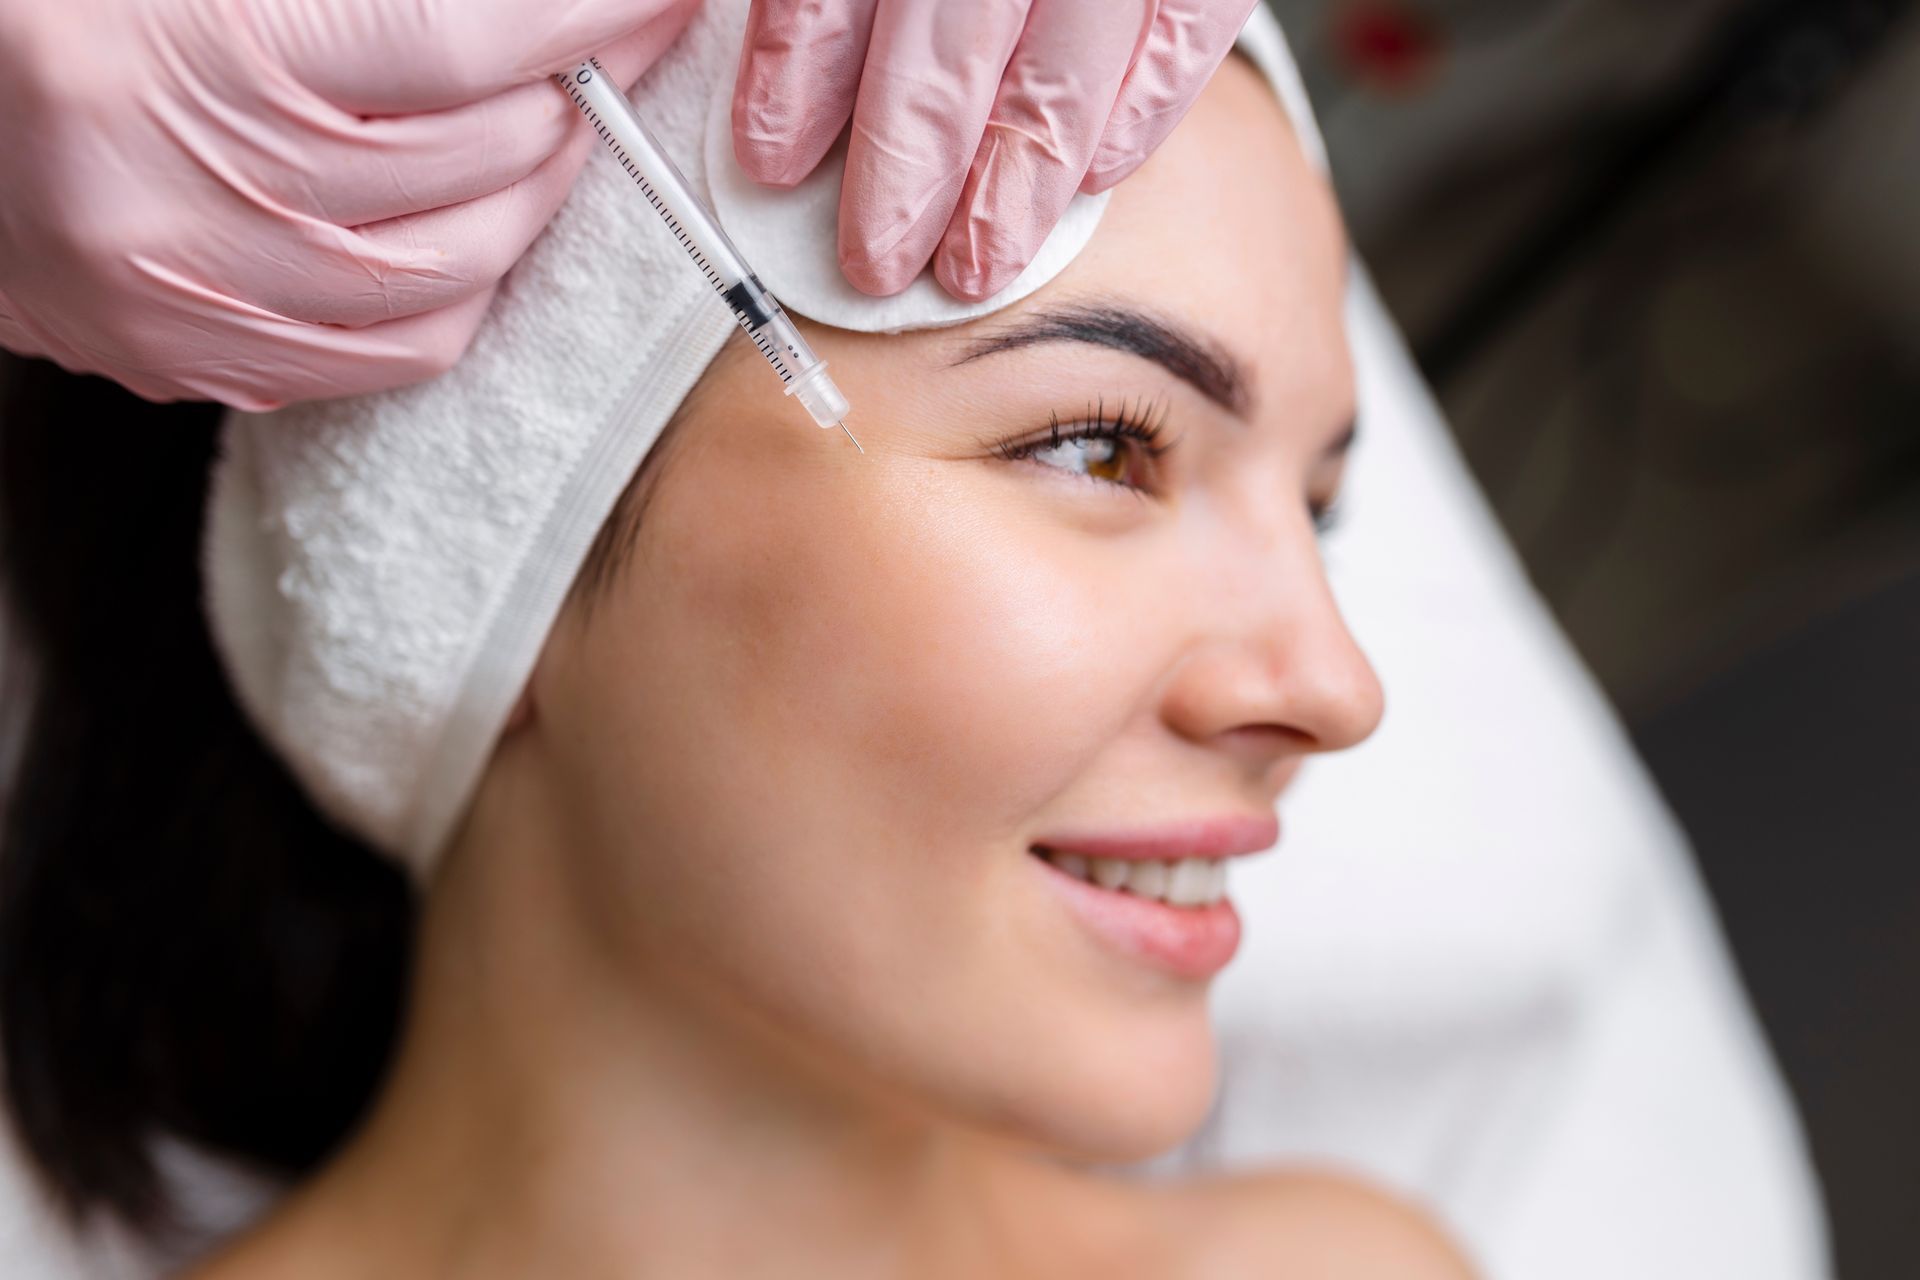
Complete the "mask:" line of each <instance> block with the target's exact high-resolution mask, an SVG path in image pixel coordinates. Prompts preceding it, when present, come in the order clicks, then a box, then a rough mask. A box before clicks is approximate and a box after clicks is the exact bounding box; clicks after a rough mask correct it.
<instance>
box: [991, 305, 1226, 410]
mask: <svg viewBox="0 0 1920 1280" xmlns="http://www.w3.org/2000/svg"><path fill="white" fill-rule="evenodd" d="M1049 342H1081V343H1086V344H1087V345H1089V346H1095V347H1107V348H1110V349H1112V350H1114V351H1125V352H1127V353H1129V354H1131V355H1136V356H1141V357H1143V358H1145V359H1148V360H1151V361H1153V362H1154V363H1155V364H1157V365H1159V366H1161V367H1162V368H1164V369H1165V370H1166V371H1167V372H1168V373H1171V374H1173V375H1174V376H1175V377H1176V378H1179V379H1180V380H1181V381H1182V382H1185V383H1186V384H1187V385H1189V386H1191V387H1192V388H1193V389H1194V390H1196V391H1198V392H1199V393H1200V394H1201V395H1203V396H1205V397H1206V398H1207V399H1209V400H1211V401H1213V402H1214V403H1215V404H1217V405H1219V406H1220V407H1221V408H1223V409H1227V410H1229V411H1231V412H1232V413H1233V414H1235V415H1236V416H1238V417H1241V418H1244V417H1246V416H1247V413H1248V410H1249V409H1250V408H1251V406H1252V400H1253V391H1252V387H1253V377H1252V375H1251V374H1250V373H1249V372H1248V371H1247V368H1246V366H1245V365H1243V364H1241V363H1240V362H1239V361H1238V360H1236V359H1234V357H1233V355H1232V353H1231V352H1229V351H1227V350H1226V349H1225V348H1224V347H1222V346H1221V345H1220V344H1219V343H1218V342H1215V341H1213V340H1212V339H1210V338H1207V337H1205V336H1203V335H1201V334H1197V333H1195V332H1193V331H1192V330H1191V329H1186V328H1183V327H1182V326H1180V325H1178V324H1176V323H1174V322H1173V321H1170V320H1166V319H1162V318H1161V317H1158V316H1154V315H1150V314H1148V313H1147V312H1145V311H1140V310H1138V309H1136V308H1133V307H1129V306H1125V305H1122V304H1118V303H1099V304H1075V305H1068V306H1058V307H1051V308H1048V309H1046V310H1042V311H1036V312H1033V313H1031V314H1029V315H1025V316H1022V317H1021V318H1020V319H1019V320H1017V321H1015V322H1013V323H1012V324H1010V325H1008V326H1007V327H1005V328H1002V329H999V330H997V331H995V332H993V333H989V334H987V335H985V336H984V337H981V338H978V339H975V340H974V342H973V343H972V344H970V345H969V346H968V348H967V350H966V353H965V354H964V355H962V356H961V357H960V358H959V359H958V360H955V361H954V362H953V363H954V364H955V365H962V364H966V363H967V362H969V361H971V360H978V359H979V358H980V357H982V356H990V355H997V354H999V353H1000V352H1002V351H1015V350H1018V349H1020V348H1021V347H1033V346H1039V345H1041V344H1043V343H1049Z"/></svg>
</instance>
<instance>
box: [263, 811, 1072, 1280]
mask: <svg viewBox="0 0 1920 1280" xmlns="http://www.w3.org/2000/svg"><path fill="white" fill-rule="evenodd" d="M496 852H497V853H501V854H504V855H505V856H491V855H492V854H493V853H496ZM541 852H542V851H541V850H538V849H535V848H531V847H520V848H516V849H501V850H486V849H478V848H465V849H461V850H457V851H456V852H455V854H454V856H452V857H451V858H450V860H449V864H448V865H447V866H446V868H445V869H444V870H443V872H442V876H441V880H440V881H439V882H438V883H436V885H435V887H434V889H433V891H432V893H431V895H430V897H429V907H428V911H427V916H426V919H425V920H424V922H423V927H422V931H421V945H420V953H419V960H418V964H417V971H416V978H415V987H414V992H413V998H412V1002H411V1010H410V1013H409V1016H408V1025H407V1030H406V1033H405V1036H404V1040H403V1043H402V1046H401V1049H400V1053H399V1055H398V1058H397V1061H396V1064H395V1067H394V1070H393V1072H392V1074H391V1077H390V1079H389V1080H388V1082H387V1085H386V1087H385V1089H384V1090H383V1092H382V1094H381V1097H380V1100H379V1102H378V1104H377V1106H376V1107H375V1109H374V1111H373V1113H372V1115H371V1116H370V1118H369V1119H368V1121H367V1122H366V1123H365V1124H364V1125H363V1127H362V1128H361V1130H360V1131H359V1132H358V1133H357V1134H356V1135H355V1137H354V1138H353V1139H352V1140H351V1141H350V1142H349V1144H348V1145H347V1147H346V1148H345V1149H344V1150H343V1151H342V1152H341V1153H340V1155H339V1156H338V1157H336V1158H335V1159H334V1160H333V1161H332V1162H331V1163H330V1164H329V1165H328V1167H327V1168H326V1170H325V1171H323V1173H322V1174H321V1176H320V1177H318V1178H317V1179H315V1180H314V1181H313V1182H312V1183H309V1184H308V1185H307V1187H305V1188H304V1189H303V1190H302V1191H301V1192H300V1193H299V1194H298V1195H297V1196H296V1197H295V1198H294V1200H293V1201H292V1202H291V1203H290V1206H289V1209H288V1211H287V1212H286V1213H285V1214H283V1215H282V1218H283V1219H284V1220H285V1222H286V1223H288V1224H290V1225H289V1230H288V1231H286V1232H282V1233H281V1234H282V1235H283V1236H285V1235H288V1234H289V1233H290V1235H291V1237H292V1238H291V1239H286V1240H283V1243H284V1244H286V1245H287V1247H286V1248H284V1249H282V1250H280V1251H279V1252H280V1254H281V1256H287V1257H293V1258H301V1259H306V1258H312V1259H314V1263H313V1265H312V1270H313V1271H314V1272H315V1273H316V1274H321V1273H327V1272H328V1268H329V1267H330V1266H331V1265H332V1263H336V1262H341V1261H343V1260H342V1259H340V1257H339V1251H340V1250H341V1249H342V1248H350V1249H351V1250H353V1252H354V1253H355V1254H356V1255H359V1257H358V1258H357V1259H356V1260H355V1261H356V1262H357V1263H358V1265H352V1266H349V1267H348V1269H347V1270H344V1271H343V1270H339V1269H333V1270H332V1271H331V1274H347V1273H354V1274H404V1275H410V1276H423V1277H425V1276H437V1275H448V1276H451V1275H458V1276H462V1277H482V1276H493V1275H502V1276H505V1275H529V1274H547V1275H561V1274H564V1275H577V1276H599V1275H608V1276H632V1275H641V1274H666V1275H731V1276H754V1275H781V1276H794V1275H812V1274H819V1275H833V1276H839V1277H860V1276H865V1275H875V1276H879V1275H901V1274H911V1275H916V1276H933V1275H944V1274H949V1273H951V1274H988V1273H992V1271H993V1270H994V1263H995V1259H994V1258H992V1257H988V1256H983V1252H982V1251H983V1250H988V1249H990V1248H991V1247H992V1245H991V1241H992V1240H993V1239H994V1237H995V1234H996V1230H995V1228H994V1225H993V1224H994V1223H995V1221H996V1220H998V1219H999V1218H1000V1208H999V1206H1000V1205H1001V1204H1002V1203H1003V1202H1004V1200H1005V1199H1006V1198H1008V1197H1009V1196H1018V1195H1020V1194H1024V1193H1023V1192H1014V1191H1012V1190H1011V1187H1012V1185H1013V1184H1014V1183H1016V1182H1025V1183H1029V1184H1030V1183H1031V1180H1032V1179H1035V1178H1044V1177H1045V1176H1046V1175H1045V1174H1043V1173H1042V1172H1041V1169H1040V1165H1039V1164H1038V1162H1035V1161H1031V1160H1028V1159H1026V1158H1025V1157H1022V1156H1018V1155H1016V1154H1014V1153H1013V1152H1012V1151H1011V1150H1010V1149H1009V1148H1007V1147H1004V1146H1002V1145H1000V1144H998V1143H996V1142H992V1141H990V1140H988V1139H985V1138H983V1137H980V1136H978V1135H974V1134H970V1133H967V1132H964V1131H960V1130H956V1129H953V1128H951V1127H947V1126H943V1125H941V1124H939V1123H936V1122H934V1121H932V1120H930V1119H928V1118H926V1117H924V1116H919V1115H915V1114H914V1113H912V1111H911V1110H909V1109H906V1108H902V1107H898V1106H892V1105H884V1104H880V1103H877V1102H876V1101H875V1098H874V1094H873V1092H872V1091H871V1090H865V1091H862V1090H858V1089H855V1088H853V1087H850V1086H848V1085H847V1084H845V1083H844V1082H842V1081H837V1080H836V1079H835V1078H834V1076H833V1074H832V1073H831V1072H830V1071H827V1070H825V1069H822V1068H821V1067H819V1066H818V1065H817V1064H810V1063H808V1062H807V1061H806V1060H805V1058H804V1055H801V1054H799V1053H796V1052H793V1051H792V1050H791V1047H790V1046H783V1045H781V1044H780V1043H779V1042H778V1040H777V1039H776V1038H775V1037H773V1036H772V1035H771V1034H768V1033H765V1032H764V1031H763V1030H760V1029H756V1028H754V1027H753V1026H751V1025H749V1024H748V1023H747V1022H746V1021H745V1020H743V1019H739V1018H733V1017H730V1016H720V1015H717V1014H716V1013H715V1012H714V1005H715V1004H716V1003H717V1002H714V1001H702V1000H700V999H699V998H697V996H694V995H690V994H689V993H688V991H687V986H686V983H685V981H684V980H682V979H683V978H684V975H681V976H678V977H676V976H673V975H658V976H651V977H650V976H649V975H645V974H641V975H635V974H632V973H629V972H623V971H622V966H620V965H618V964H610V963H609V962H608V961H607V959H605V958H604V955H603V954H601V953H602V952H604V950H605V947H604V945H603V944H596V943H595V942H594V941H592V928H591V925H590V923H589V922H586V921H583V920H582V919H581V918H580V912H578V911H577V910H573V909H570V907H569V904H568V901H567V899H568V895H567V893H566V890H565V886H564V884H563V883H562V882H561V878H560V876H559V874H558V873H557V872H556V871H554V870H553V868H554V867H555V866H556V865H557V864H558V862H559V860H558V859H554V858H550V857H542V856H540V855H541ZM670 979H671V980H670ZM1028 1189H1029V1190H1031V1189H1032V1188H1031V1186H1030V1185H1029V1188H1028ZM268 1234H269V1235H271V1234H272V1233H271V1232H269V1233H268ZM347 1242H351V1243H347ZM322 1258H330V1259H331V1262H329V1263H324V1264H323V1263H321V1262H319V1259H322ZM307 1269H308V1268H307V1267H306V1266H301V1267H299V1268H295V1269H289V1272H288V1273H289V1274H304V1273H305V1271H306V1270H307Z"/></svg>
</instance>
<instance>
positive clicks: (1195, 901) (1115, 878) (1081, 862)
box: [1032, 845, 1227, 907]
mask: <svg viewBox="0 0 1920 1280" xmlns="http://www.w3.org/2000/svg"><path fill="white" fill-rule="evenodd" d="M1032 853H1033V854H1034V856H1035V857H1037V858H1039V859H1040V860H1041V861H1042V862H1045V863H1046V864H1047V865H1048V866H1050V867H1052V868H1053V869H1054V870H1056V871H1060V872H1064V873H1065V874H1067V875H1070V876H1072V877H1073V878H1074V879H1075V880H1078V881H1080V882H1081V883H1083V884H1090V885H1096V886H1098V887H1099V888H1102V889H1106V890H1108V891H1110V892H1114V893H1130V894H1132V895H1133V896H1134V897H1136V898H1146V899H1148V900H1149V901H1152V902H1164V903H1165V904H1167V905H1168V906H1170V907H1210V906H1212V905H1213V904H1214V903H1216V902H1218V901H1220V900H1221V899H1222V898H1224V897H1226V896H1227V860H1226V859H1225V858H1089V857H1087V856H1086V855H1084V854H1078V853H1063V852H1060V851H1057V850H1054V849H1049V848H1047V847H1046V846H1044V845H1035V846H1033V849H1032Z"/></svg>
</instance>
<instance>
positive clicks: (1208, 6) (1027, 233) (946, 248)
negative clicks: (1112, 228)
mask: <svg viewBox="0 0 1920 1280" xmlns="http://www.w3.org/2000/svg"><path fill="white" fill-rule="evenodd" d="M1254 3H1255V0H965V2H964V3H959V2H956V0H755V4H754V6H753V11H752V16H751V17H750V18H749V20H748V25H747V37H746V45H745V48H744V49H742V51H741V55H740V75H739V78H738V80H737V81H736V82H735V87H734V95H733V146H734V154H735V156H737V157H738V159H739V161H740V164H741V166H742V167H743V168H744V169H745V170H746V171H747V173H748V174H750V175H751V176H752V177H754V178H756V179H758V180H759V181H761V182H766V183H772V184H774V185H778V186H792V185H793V184H795V183H797V182H799V181H800V180H801V179H802V178H804V177H806V176H807V174H809V173H811V172H812V171H813V168H814V166H815V165H817V164H819V162H820V159H821V157H822V156H824V155H825V154H826V153H827V151H828V150H829V149H830V148H831V147H832V145H833V143H834V140H835V139H836V138H837V137H838V136H839V133H840V130H841V129H842V128H843V127H844V126H845V125H846V123H847V119H848V116H849V115H851V116H852V119H853V133H852V137H851V139H850V141H849V144H848V150H847V170H846V178H845V181H844V183H843V185H842V187H841V193H840V245H839V251H840V267H841V270H842V271H844V272H845V273H846V276H847V279H848V280H849V281H851V282H852V283H853V285H854V286H855V287H856V288H858V289H861V290H863V291H864V292H866V293H870V294H881V295H886V294H893V293H898V292H899V291H900V290H902V289H904V288H906V287H907V285H908V284H910V283H911V282H912V281H913V278H914V277H915V276H917V275H919V274H920V271H921V270H922V268H924V267H925V266H926V265H927V259H928V258H929V256H931V257H932V259H933V267H934V275H935V277H936V278H937V279H938V280H939V281H940V283H941V284H942V285H944V286H945V287H946V289H947V291H948V292H949V293H951V294H953V295H954V296H956V297H959V298H963V299H966V300H968V301H977V300H978V299H981V298H985V297H987V296H989V295H991V294H993V293H996V292H998V291H999V290H1000V289H1001V288H1002V287H1004V286H1005V285H1006V284H1007V282H1008V281H1010V280H1012V279H1013V277H1014V276H1016V275H1018V274H1019V273H1020V271H1021V270H1022V269H1023V268H1024V267H1025V266H1026V265H1027V263H1028V262H1030V261H1032V259H1033V255H1034V253H1035V252H1036V251H1037V250H1038V249H1039V247H1040V242H1041V241H1042V240H1044V239H1046V237H1047V233H1048V232H1050V231H1052V230H1053V227H1054V224H1055V223H1057V222H1058V221H1059V220H1060V214H1061V212H1062V211H1063V210H1064V209H1065V208H1066V206H1067V201H1068V200H1070V199H1071V198H1072V197H1073V194H1074V192H1075V191H1088V192H1097V191H1104V190H1106V189H1107V188H1108V187H1111V186H1112V185H1114V184H1115V183H1116V182H1118V181H1120V179H1122V178H1124V177H1126V176H1127V175H1128V174H1129V173H1131V172H1133V170H1134V168H1135V167H1136V166H1138V165H1139V163H1140V162H1141V161H1142V160H1144V159H1146V157H1147V155H1148V154H1149V153H1150V152H1152V150H1153V149H1154V148H1155V147H1157V146H1159V145H1160V143H1161V141H1162V140H1163V139H1165V138H1166V136H1167V135H1168V134H1169V133H1171V132H1172V131H1173V127H1174V126H1175V125H1176V124H1178V123H1179V122H1180V119H1181V117H1182V116H1184V115H1185V114H1186V112H1187V108H1188V107H1190V106H1191V105H1192V104H1193V100H1194V99H1195V98H1197V97H1198V96H1199V94H1200V90H1201V89H1202V88H1204V87H1205V86H1206V83H1207V80H1208V79H1209V78H1210V77H1211V76H1212V75H1213V72H1214V69H1215V68H1216V67H1218V66H1219V65H1220V62H1221V60H1222V59H1223V58H1225V57H1226V55H1227V52H1228V51H1229V50H1230V49H1232V47H1233V41H1234V37H1235V36H1237V35H1239V33H1240V28H1241V26H1242V25H1243V24H1244V23H1245V22H1246V19H1247V15H1248V14H1249V13H1251V12H1252V11H1253V6H1254ZM936 250H937V251H936Z"/></svg>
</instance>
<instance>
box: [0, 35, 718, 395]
mask: <svg viewBox="0 0 1920 1280" xmlns="http://www.w3.org/2000/svg"><path fill="white" fill-rule="evenodd" d="M697 3H698V0H575V2H574V3H569V4H560V5H555V4H553V3H551V2H550V0H462V2H461V3H458V4H433V3H427V2H426V0H20V2H19V3H12V2H9V3H6V4H4V5H0V120H5V121H6V129H5V133H6V140H5V144H4V145H0V346H6V347H8V348H10V349H12V350H14V351H16V352H19V353H21V354H25V355H45V356H48V357H50V358H52V359H54V360H56V361H58V362H59V363H60V364H62V365H64V366H66V367H67V368H68V369H71V370H74V371H77V372H86V373H99V374H104V375H106V376H108V377H110V378H113V379H115V380H117V381H119V382H122V383H124V384H125V385H127V386H128V387H130V388H132V389H133V390H134V391H136V392H138V393H139V394H141V395H143V396H146V397H148V398H149V399H154V400H173V399H181V398H204V399H213V400H222V401H225V402H227V403H228V404H232V405H237V406H239V407H242V408H247V409H266V408H272V407H275V406H277V405H278V404H280V403H282V402H284V401H287V400H296V399H308V398H316V397H323V396H335V395H344V394H349V393H352V392H359V391H370V390H375V389H379V388H382V387H389V386H396V385H400V384H403V383H407V382H413V381H417V380H419V379H421V378H425V377H428V376H430V375H432V374H434V373H436V372H439V371H441V370H443V369H445V368H446V367H447V366H449V365H451V364H452V363H453V362H454V361H455V360H456V359H458V358H459V356H460V353H461V352H462V351H464V350H465V349H466V346H467V343H468V341H469V340H470V339H471V338H472V336H473V331H474V329H475V327H476V326H477V325H478V324H479V322H480V317H481V315H482V313H483V312H484V311H485V310H486V307H487V302H488V300H489V299H490V298H491V297H492V295H493V291H494V288H495V287H496V285H497V283H498V281H499V279H500V277H501V276H502V275H503V274H504V273H505V272H506V270H507V268H508V267H509V266H511V265H512V264H513V263H514V261H515V260H516V259H517V258H519V256H520V254H521V253H522V252H523V251H524V250H525V249H526V247H527V245H528V244H529V243H530V242H531V241H532V240H533V237H534V236H535V235H536V234H537V233H538V232H539V230H540V228H541V227H543V226H544V225H546V222H547V220H548V219H549V218H550V217H551V216H552V214H553V212H554V210H556V209H557V208H558V207H559V206H560V203H561V201H562V200H564V199H565V197H566V194H567V192H568V191H569V190H570V189H571V187H572V185H573V180H574V177H575V175H576V174H578V172H579V170H580V167H581V165H582V164H583V163H585V161H586V158H587V156H588V155H590V154H591V153H592V149H593V148H594V147H596V146H598V145H599V144H598V140H597V139H595V138H594V136H593V135H592V133H591V132H590V131H589V130H588V129H587V127H586V122H585V121H584V119H582V118H581V116H580V114H579V113H578V112H577V111H576V110H575V109H574V107H573V106H572V104H571V103H569V102H568V101H567V99H566V95H564V94H563V93H561V92H560V91H559V90H558V89H557V88H556V87H555V86H554V85H553V84H552V83H551V82H549V81H548V80H547V78H546V77H547V76H548V74H549V73H551V72H553V71H556V70H559V69H561V68H563V67H565V66H568V65H570V64H571V63H573V62H574V61H576V60H578V59H579V58H581V57H583V56H585V55H589V54H592V55H596V56H598V57H599V58H600V60H601V63H602V64H603V65H604V66H605V67H606V68H607V70H608V72H609V73H610V74H612V75H614V76H615V77H616V78H617V79H618V80H619V81H620V83H622V84H626V85H631V84H632V83H633V81H635V80H637V79H638V78H639V76H640V73H641V72H642V71H644V70H645V69H646V67H647V66H648V65H649V64H651V63H652V62H653V61H654V59H655V58H656V57H658V56H659V54H660V53H661V51H662V50H664V49H665V48H666V46H667V45H668V44H670V43H671V42H672V40H673V38H674V37H675V36H677V35H678V34H679V33H680V31H681V29H682V28H683V27H684V26H685V24H686V22H687V20H688V19H689V18H690V17H691V16H692V14H693V11H694V6H695V5H696V4H697Z"/></svg>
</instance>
